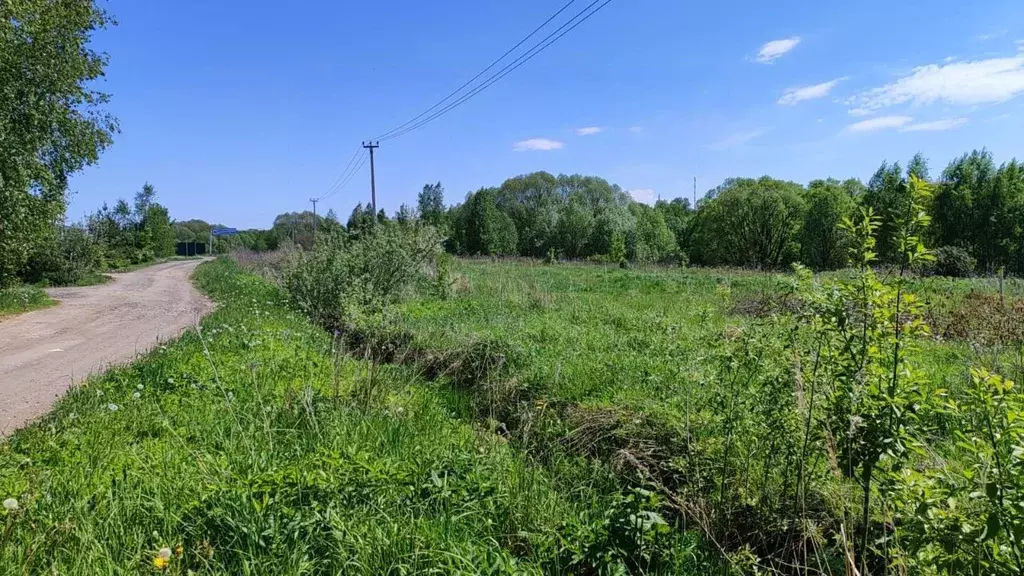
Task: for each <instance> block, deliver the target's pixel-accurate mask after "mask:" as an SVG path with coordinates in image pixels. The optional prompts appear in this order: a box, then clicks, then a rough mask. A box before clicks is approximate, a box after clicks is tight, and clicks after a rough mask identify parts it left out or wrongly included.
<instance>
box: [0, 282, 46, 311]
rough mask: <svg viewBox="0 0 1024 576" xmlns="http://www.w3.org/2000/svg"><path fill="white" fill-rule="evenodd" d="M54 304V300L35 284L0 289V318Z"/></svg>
mask: <svg viewBox="0 0 1024 576" xmlns="http://www.w3.org/2000/svg"><path fill="white" fill-rule="evenodd" d="M56 305H57V301H56V300H54V299H53V298H50V297H49V296H47V295H46V292H45V291H44V290H43V289H42V288H38V287H36V286H17V287H14V288H5V289H3V290H0V319H2V318H5V317H8V316H14V315H15V314H22V313H24V312H31V311H32V310H40V309H42V308H49V307H50V306H56Z"/></svg>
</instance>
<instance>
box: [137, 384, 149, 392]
mask: <svg viewBox="0 0 1024 576" xmlns="http://www.w3.org/2000/svg"><path fill="white" fill-rule="evenodd" d="M145 388H146V387H145V386H143V385H142V384H136V385H135V389H136V390H138V391H139V392H142V391H143V390H144V389H145Z"/></svg>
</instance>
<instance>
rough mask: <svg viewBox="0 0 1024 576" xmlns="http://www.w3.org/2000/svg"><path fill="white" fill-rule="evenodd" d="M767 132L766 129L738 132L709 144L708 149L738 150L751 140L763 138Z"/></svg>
mask: <svg viewBox="0 0 1024 576" xmlns="http://www.w3.org/2000/svg"><path fill="white" fill-rule="evenodd" d="M768 130H769V129H768V128H758V129H757V130H750V131H748V132H738V133H736V134H733V135H731V136H729V137H727V138H724V139H722V140H719V141H718V142H714V143H712V144H709V145H708V149H709V150H717V151H721V150H729V149H732V148H738V147H740V146H743V145H744V144H747V143H748V142H750V141H751V140H754V139H756V138H760V137H761V136H764V135H765V134H767V133H768Z"/></svg>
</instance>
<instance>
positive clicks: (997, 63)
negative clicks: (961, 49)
mask: <svg viewBox="0 0 1024 576" xmlns="http://www.w3.org/2000/svg"><path fill="white" fill-rule="evenodd" d="M1021 48H1024V46H1022V47H1021ZM1022 92H1024V52H1022V53H1019V54H1017V55H1016V56H1011V57H1004V58H989V59H985V60H976V61H974V62H951V63H947V64H945V65H940V64H929V65H927V66H919V67H917V68H914V70H913V71H912V72H911V73H910V74H909V75H907V76H904V77H902V78H900V79H898V80H896V81H895V82H893V83H891V84H887V85H885V86H882V87H880V88H874V89H872V90H868V91H866V92H863V93H861V94H858V95H856V96H854V97H852V98H850V99H848V100H847V101H846V104H847V105H849V106H853V107H854V110H857V111H867V112H872V111H876V110H881V109H883V108H888V107H890V106H896V105H899V104H907V103H910V104H918V105H925V104H932V103H935V102H945V103H948V104H955V105H964V106H970V105H975V104H989V103H996V102H1005V101H1007V100H1011V99H1013V98H1015V97H1016V96H1018V95H1019V94H1021V93H1022ZM854 110H851V111H850V112H851V114H853V113H854Z"/></svg>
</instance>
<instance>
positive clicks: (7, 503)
mask: <svg viewBox="0 0 1024 576" xmlns="http://www.w3.org/2000/svg"><path fill="white" fill-rule="evenodd" d="M4 509H5V510H7V511H8V512H14V511H15V510H17V509H18V501H17V499H15V498H8V499H6V500H4Z"/></svg>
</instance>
